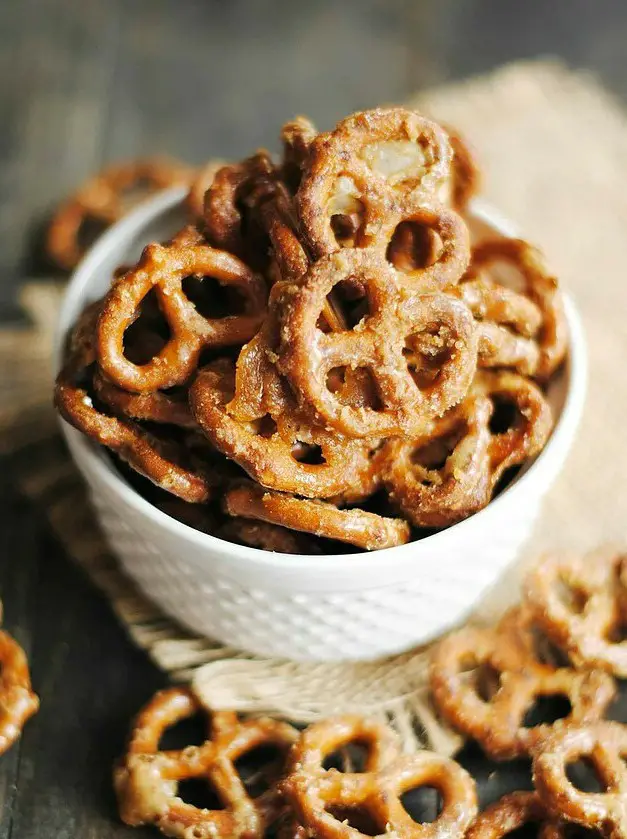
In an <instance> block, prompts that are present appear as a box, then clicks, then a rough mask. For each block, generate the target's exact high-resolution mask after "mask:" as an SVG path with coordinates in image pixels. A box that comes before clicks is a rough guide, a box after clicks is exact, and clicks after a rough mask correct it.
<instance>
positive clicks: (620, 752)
mask: <svg viewBox="0 0 627 839" xmlns="http://www.w3.org/2000/svg"><path fill="white" fill-rule="evenodd" d="M626 592H627V556H625V555H610V554H604V555H599V556H588V557H585V558H576V559H564V558H559V557H551V558H543V559H542V560H541V561H540V562H539V563H538V565H537V566H536V567H535V568H534V569H533V570H532V571H531V573H530V574H529V576H528V578H527V581H526V584H525V595H524V598H523V601H522V603H521V604H520V605H519V606H518V607H516V608H515V609H514V610H513V611H511V612H509V613H507V614H506V615H505V617H504V618H503V619H502V621H501V622H500V623H499V625H498V626H496V627H494V628H478V627H471V626H466V627H464V628H463V629H461V630H459V631H458V632H454V633H453V634H451V635H450V636H448V637H447V638H445V639H444V640H443V641H441V642H440V643H439V645H437V646H436V647H435V649H434V651H433V657H432V671H431V672H432V679H431V687H432V692H433V699H434V700H435V704H436V706H437V708H438V709H439V710H440V712H441V713H442V714H444V715H445V716H446V718H447V719H448V720H450V721H451V722H452V723H453V724H454V725H455V726H456V727H457V728H458V729H459V730H460V731H461V732H462V733H464V734H465V735H468V736H469V737H471V738H473V739H475V740H477V742H479V743H480V745H481V747H482V748H483V750H484V751H485V753H486V754H487V755H488V757H490V758H492V759H493V760H497V761H505V760H513V759H519V758H524V759H527V760H530V761H531V774H532V778H533V783H534V787H535V790H534V791H527V790H520V789H518V790H516V791H514V792H510V793H508V794H506V795H504V796H503V797H502V798H500V799H499V800H498V801H496V802H494V803H492V804H490V805H489V806H488V807H487V808H485V809H484V810H483V812H481V813H479V812H478V802H477V793H476V786H475V782H474V780H473V778H472V777H471V776H470V775H469V774H468V772H467V771H466V770H465V769H464V768H463V767H462V766H461V765H460V763H458V762H456V761H455V760H452V759H450V758H447V757H444V756H442V755H439V754H436V753H434V752H431V751H428V750H422V751H418V752H416V753H414V754H411V755H407V754H405V755H404V754H402V749H401V747H400V744H399V741H398V736H397V734H396V733H395V732H394V731H393V730H392V729H391V728H390V727H389V726H388V725H387V724H386V723H385V722H382V721H381V720H378V719H368V718H364V717H360V716H357V715H343V716H338V717H334V718H330V719H325V720H321V721H319V722H316V723H314V724H313V725H310V726H309V727H308V728H306V729H305V730H304V731H297V730H296V729H294V728H293V727H292V726H290V725H288V724H287V723H285V722H282V721H279V720H274V719H270V718H267V717H261V718H256V719H253V718H250V719H241V718H239V717H238V716H237V714H236V713H235V712H233V711H223V710H221V711H214V712H212V713H210V712H208V711H207V709H206V708H204V707H203V706H202V705H201V704H200V703H199V701H198V700H197V699H196V697H195V696H194V694H193V693H192V692H191V691H190V690H188V689H187V688H184V687H174V688H170V689H168V690H165V691H161V692H159V693H157V694H156V695H155V696H154V697H153V698H152V699H151V700H150V701H149V702H148V704H147V705H146V706H145V707H144V709H143V710H142V711H141V712H140V713H139V715H138V717H137V719H136V720H135V723H134V726H133V728H132V731H131V736H130V740H129V744H128V748H127V751H126V753H125V755H124V756H123V757H122V758H121V760H120V761H119V762H118V764H117V765H116V767H115V771H114V783H115V788H116V792H117V796H118V802H119V808H120V815H121V817H122V819H123V821H125V822H126V823H127V824H130V825H140V824H152V825H154V826H156V827H157V828H158V829H159V830H160V831H161V832H162V833H164V834H165V835H167V836H185V837H190V838H191V839H237V837H241V838H242V839H243V838H244V837H245V839H264V837H270V836H276V837H277V838H278V839H365V837H372V836H377V837H383V836H389V837H399V839H400V837H407V838H408V839H464V837H465V839H485V837H489V839H501V837H504V836H507V835H509V834H511V833H513V832H514V831H517V830H518V829H519V828H523V827H525V826H526V827H528V828H535V832H532V831H531V830H530V833H529V835H536V834H537V835H538V836H540V837H542V838H543V839H567V837H572V836H577V835H579V833H578V832H577V831H578V830H579V831H581V833H582V835H584V833H585V829H587V830H588V831H589V832H591V833H592V835H594V836H599V837H601V839H626V837H627V764H626V762H625V761H626V759H627V726H625V725H623V724H621V723H618V722H614V721H610V720H607V719H605V718H604V717H605V714H606V713H607V709H608V706H609V704H610V702H611V700H612V699H613V698H614V695H615V689H616V686H615V683H614V679H613V678H612V676H613V675H616V676H619V677H622V678H624V677H626V676H627V642H626V641H625V640H624V627H625V624H626V622H627V601H626V597H625V594H626ZM548 642H551V643H553V644H555V645H558V649H559V651H558V652H556V650H555V649H550V648H549V646H548ZM556 655H559V656H561V660H560V661H556V660H555V656H556ZM560 696H562V697H565V698H566V697H567V698H568V700H569V702H570V708H569V709H568V711H567V712H566V713H565V715H564V716H563V717H561V718H558V719H555V720H554V721H550V720H548V721H546V720H545V719H543V718H541V717H538V718H536V719H534V718H533V713H534V709H535V710H537V703H538V702H539V701H540V700H542V699H543V698H544V699H546V698H552V699H553V710H556V708H557V706H556V704H555V700H556V698H557V697H560ZM198 715H200V717H201V719H202V723H203V727H204V731H203V733H202V735H201V737H200V742H198V739H195V740H194V742H195V743H196V745H189V735H188V739H186V740H185V741H184V744H183V747H182V748H177V749H175V748H167V745H168V744H167V742H165V743H164V736H167V734H166V733H167V730H168V729H169V728H170V727H172V726H174V725H175V724H177V723H179V722H180V721H182V720H184V719H188V718H190V717H193V716H198ZM557 716H558V717H559V715H557ZM357 747H359V748H357ZM578 761H581V762H583V764H586V765H587V766H589V767H590V768H591V769H592V770H593V771H594V774H595V775H596V777H597V781H598V785H599V787H600V789H599V790H598V791H596V790H591V789H589V787H588V784H589V782H590V778H587V777H586V776H585V775H583V774H581V773H579V772H578V770H579V769H580V767H577V771H574V770H573V764H576V763H577V762H578ZM192 780H194V781H196V782H200V784H201V788H202V789H203V790H204V797H203V798H201V799H199V798H198V797H197V796H193V795H191V790H192V787H191V786H189V784H188V782H189V781H192ZM425 787H426V788H431V790H435V792H436V793H437V795H438V798H439V801H440V804H441V806H440V807H439V808H436V811H435V813H434V812H432V811H430V809H429V808H425V807H424V799H423V800H421V799H420V797H412V798H410V799H406V798H404V796H405V795H410V794H412V792H414V793H415V792H418V790H420V789H421V788H422V789H424V788H425ZM405 804H407V805H408V806H407V807H406V806H405Z"/></svg>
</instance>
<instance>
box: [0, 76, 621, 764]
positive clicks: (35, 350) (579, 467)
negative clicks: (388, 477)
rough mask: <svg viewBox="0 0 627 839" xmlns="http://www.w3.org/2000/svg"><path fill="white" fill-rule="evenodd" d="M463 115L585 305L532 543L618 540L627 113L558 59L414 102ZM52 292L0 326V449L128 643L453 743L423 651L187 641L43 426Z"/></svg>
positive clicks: (170, 668)
mask: <svg viewBox="0 0 627 839" xmlns="http://www.w3.org/2000/svg"><path fill="white" fill-rule="evenodd" d="M414 104H416V105H417V106H418V107H419V108H424V109H425V110H428V111H429V112H430V113H432V114H434V115H435V116H436V117H441V118H442V119H443V120H445V121H447V122H450V123H451V124H453V125H457V126H459V128H460V129H461V130H462V131H463V133H464V134H466V135H467V136H468V138H469V139H470V140H471V142H472V143H473V144H474V145H475V147H476V149H477V152H478V156H479V159H480V161H481V162H482V165H483V167H484V169H485V186H484V193H485V196H486V197H487V198H488V199H489V200H490V201H492V202H493V203H494V204H495V205H497V206H498V207H499V208H500V209H501V210H502V211H503V212H504V213H505V214H507V215H508V216H510V217H511V218H512V219H513V220H515V221H516V222H517V223H518V224H519V225H520V226H521V228H522V229H523V231H524V232H525V234H526V235H527V236H528V238H530V239H531V240H532V241H533V242H535V243H537V244H539V245H540V246H541V247H542V248H543V249H544V250H545V252H546V253H547V254H548V256H549V258H550V262H551V264H552V266H553V267H554V268H555V269H556V271H557V273H558V275H559V276H560V277H561V279H562V282H563V284H564V286H565V287H566V288H567V289H568V290H569V291H570V293H571V294H572V296H573V297H574V298H575V300H576V302H577V304H578V306H579V310H580V312H581V314H582V315H583V318H584V321H585V327H586V332H587V337H588V342H589V353H590V370H591V380H590V383H589V385H590V387H589V396H588V401H587V406H586V411H585V416H584V420H583V424H582V427H581V429H580V433H579V437H578V440H577V443H576V446H575V449H574V451H573V453H572V455H571V457H570V459H569V461H568V464H567V466H566V468H565V469H564V472H563V474H562V475H561V477H560V479H559V480H558V482H557V483H556V485H555V486H554V487H553V489H552V490H551V492H550V493H549V496H548V498H547V502H546V505H545V508H544V512H543V516H542V518H541V521H540V522H539V524H538V527H537V530H536V533H535V536H534V540H533V545H532V546H531V547H532V549H533V550H534V551H535V550H537V549H540V548H542V549H546V548H571V549H572V548H574V549H576V550H577V551H584V550H586V549H588V548H590V547H593V546H594V545H596V544H598V543H599V542H608V541H613V542H617V543H624V542H625V535H626V534H625V530H626V522H627V515H626V514H627V491H625V489H624V486H623V471H624V469H625V467H626V466H627V463H626V457H625V446H626V444H627V431H626V420H625V417H626V416H627V384H626V382H627V377H626V376H625V373H624V369H623V368H624V364H625V362H626V360H627V328H626V327H625V321H624V317H625V316H624V310H625V306H626V304H627V291H626V282H625V279H624V266H625V265H626V264H627V236H626V235H625V230H626V229H627V189H625V186H624V173H625V171H626V166H627V119H626V117H625V114H624V113H623V111H622V109H621V107H620V106H619V105H618V104H617V103H616V102H615V101H614V100H613V99H612V98H611V97H610V96H609V95H608V94H607V93H606V92H605V91H604V90H603V89H602V88H601V87H600V86H599V85H598V84H597V83H596V82H595V80H594V79H592V78H590V77H588V76H585V75H582V74H578V73H572V72H570V71H568V70H566V69H565V68H563V67H561V66H559V65H556V64H547V63H531V64H518V65H513V66H510V67H506V68H504V69H502V70H500V71H498V72H496V73H495V74H493V75H491V76H488V77H484V78H479V79H472V80H470V81H468V82H464V83H462V84H456V85H450V86H447V87H445V88H442V89H439V90H435V91H431V92H429V93H426V94H424V95H421V96H420V97H419V98H417V99H416V100H415V102H414ZM60 291H61V287H60V285H58V284H55V283H53V282H51V283H47V284H41V283H40V284H37V285H34V284H27V285H25V287H24V290H23V296H22V302H23V305H24V307H25V309H26V311H27V313H28V314H29V316H30V318H31V320H32V322H33V324H34V326H33V327H32V328H31V329H29V330H16V329H11V330H9V329H5V330H2V331H0V368H1V370H2V381H1V382H0V396H1V399H0V429H2V433H0V450H4V451H7V450H13V451H14V452H15V450H16V449H18V448H19V450H20V454H19V456H18V455H15V457H16V462H17V463H19V469H18V473H19V481H20V484H21V486H22V488H23V490H24V491H25V492H26V493H27V494H28V495H29V496H30V497H32V498H33V499H36V500H37V502H38V503H39V504H40V505H41V506H42V508H43V509H44V510H45V511H46V514H47V516H48V518H49V520H50V522H51V525H52V526H53V528H54V529H55V531H56V532H57V534H58V536H59V538H60V539H61V541H62V542H63V543H64V545H65V546H66V547H67V550H68V552H69V554H70V555H71V556H72V557H74V558H75V559H76V560H77V561H78V562H79V563H80V564H81V565H82V566H83V567H84V568H85V570H86V571H87V573H88V574H89V575H90V576H91V577H92V579H93V580H94V581H95V583H96V584H97V585H98V586H100V588H101V589H102V590H103V591H104V593H105V594H106V596H107V597H108V598H109V600H110V602H111V605H112V607H113V609H114V610H115V612H116V614H117V615H118V617H119V618H120V619H121V621H122V622H123V623H124V624H125V625H126V627H127V629H128V631H129V634H130V636H131V638H132V639H133V641H134V642H135V643H137V644H138V645H139V646H141V647H143V648H144V649H145V650H146V651H147V653H148V654H149V655H150V656H151V658H152V659H153V660H154V662H155V663H156V664H157V665H158V666H159V667H161V668H162V669H163V670H165V671H167V672H168V673H170V674H171V675H172V677H173V678H177V679H179V678H185V679H186V678H192V679H193V683H194V686H195V688H196V690H197V691H198V693H199V695H200V696H201V698H202V699H203V700H204V701H206V702H207V703H208V704H210V705H213V706H217V707H236V708H238V709H240V710H243V711H250V712H255V711H264V712H272V713H276V714H279V715H283V716H287V717H289V718H292V719H295V720H299V721H307V720H311V719H315V718H316V717H317V716H321V715H326V714H330V713H335V712H338V711H342V710H346V709H352V710H361V711H367V712H369V713H374V714H380V715H385V716H387V717H388V718H389V719H391V720H392V722H393V724H394V725H395V726H396V727H397V728H398V729H399V731H400V732H401V733H402V735H403V736H404V738H405V741H406V745H407V747H408V748H411V747H415V746H416V745H417V743H419V742H428V743H429V744H430V745H431V746H432V747H433V748H436V749H438V750H441V751H448V752H450V751H452V750H454V749H455V748H456V747H457V746H458V745H459V740H458V739H457V738H455V737H454V736H453V735H451V733H450V732H449V731H447V730H446V729H445V728H443V727H442V726H441V725H440V723H439V722H438V721H437V720H436V719H435V717H434V716H433V714H432V711H431V709H430V707H429V704H428V700H427V698H426V692H425V660H426V656H425V652H424V651H416V652H414V653H408V654H405V655H403V656H396V657H393V658H390V659H387V660H385V661H382V662H375V663H372V664H359V665H301V664H293V663H291V662H284V661H272V660H267V659H262V658H251V657H250V656H247V655H244V654H242V653H238V652H237V651H235V650H230V649H226V648H224V647H221V646H219V645H216V644H212V643H210V642H208V641H206V640H205V639H201V638H194V637H190V635H189V634H187V633H186V632H184V631H182V630H181V629H180V628H179V627H178V626H176V625H175V624H174V623H173V622H172V621H170V620H169V619H168V618H166V617H165V616H164V615H162V614H160V613H159V611H158V610H157V609H155V607H154V606H152V605H151V604H150V603H148V602H147V601H146V600H145V599H144V598H143V597H142V596H141V595H140V594H139V593H138V592H137V591H136V590H135V588H134V586H133V585H132V584H131V583H130V582H129V581H128V579H126V578H125V577H124V576H123V575H122V574H121V573H120V572H119V570H118V568H117V566H116V563H115V560H114V559H113V557H112V556H111V555H110V554H109V552H108V550H107V548H106V546H105V544H104V543H103V541H102V538H101V537H100V535H99V533H98V530H97V526H96V524H95V522H94V519H93V517H92V515H91V512H90V510H89V509H88V508H87V507H86V504H85V501H84V495H85V494H84V490H83V489H82V487H81V484H80V482H79V480H78V479H77V477H76V474H75V472H74V469H73V467H72V466H71V464H70V463H69V460H68V458H67V456H66V454H65V452H64V450H63V448H62V446H61V444H60V442H59V440H58V437H57V436H56V435H55V433H54V430H53V429H54V421H53V418H52V412H51V410H50V407H49V404H50V380H51V371H50V369H49V368H50V361H49V359H50V339H51V327H52V324H53V322H54V317H55V311H56V308H57V305H58V300H59V296H60Z"/></svg>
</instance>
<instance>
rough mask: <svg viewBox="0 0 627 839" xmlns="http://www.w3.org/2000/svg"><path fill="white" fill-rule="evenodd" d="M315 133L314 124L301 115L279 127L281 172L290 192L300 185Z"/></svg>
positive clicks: (293, 191)
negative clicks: (281, 156)
mask: <svg viewBox="0 0 627 839" xmlns="http://www.w3.org/2000/svg"><path fill="white" fill-rule="evenodd" d="M317 133H318V132H317V131H316V127H315V125H314V124H313V123H312V122H311V121H310V120H308V119H307V117H303V116H297V117H295V118H294V119H293V120H291V121H290V122H286V123H285V125H284V126H283V127H282V128H281V145H282V147H283V159H282V161H281V174H282V177H283V180H284V182H285V183H286V184H287V186H288V188H289V190H290V192H291V193H292V194H294V193H295V192H296V191H297V190H298V187H299V186H300V181H301V178H302V174H303V169H304V168H305V165H306V163H307V160H308V157H309V148H310V146H311V143H312V141H313V140H314V139H315V137H316V135H317Z"/></svg>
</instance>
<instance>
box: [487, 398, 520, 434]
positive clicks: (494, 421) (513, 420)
mask: <svg viewBox="0 0 627 839" xmlns="http://www.w3.org/2000/svg"><path fill="white" fill-rule="evenodd" d="M491 401H492V405H493V411H492V416H491V417H490V423H489V428H490V433H491V434H493V435H495V436H496V435H498V434H506V433H507V432H508V431H511V430H512V429H513V428H515V427H516V425H517V423H518V418H519V411H518V406H517V405H516V403H515V402H512V401H511V399H506V398H505V397H503V396H498V395H496V396H492V397H491Z"/></svg>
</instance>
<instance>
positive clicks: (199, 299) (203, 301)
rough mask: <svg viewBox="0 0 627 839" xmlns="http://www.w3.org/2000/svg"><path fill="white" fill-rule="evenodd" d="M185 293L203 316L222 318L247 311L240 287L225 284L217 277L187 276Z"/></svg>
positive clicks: (184, 281) (183, 287)
mask: <svg viewBox="0 0 627 839" xmlns="http://www.w3.org/2000/svg"><path fill="white" fill-rule="evenodd" d="M182 290H183V294H184V295H185V297H187V299H188V300H189V302H190V303H193V304H194V307H195V308H196V311H197V312H198V314H199V315H201V316H202V317H203V318H208V319H209V318H210V319H211V320H220V319H221V318H226V317H229V316H230V315H241V314H243V312H244V311H245V308H246V307H245V300H244V297H243V295H242V293H241V292H240V290H239V288H237V287H236V286H234V285H230V284H226V283H225V284H223V283H221V282H219V281H218V280H216V278H215V277H208V276H207V277H198V276H190V277H185V279H184V280H183V282H182Z"/></svg>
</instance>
